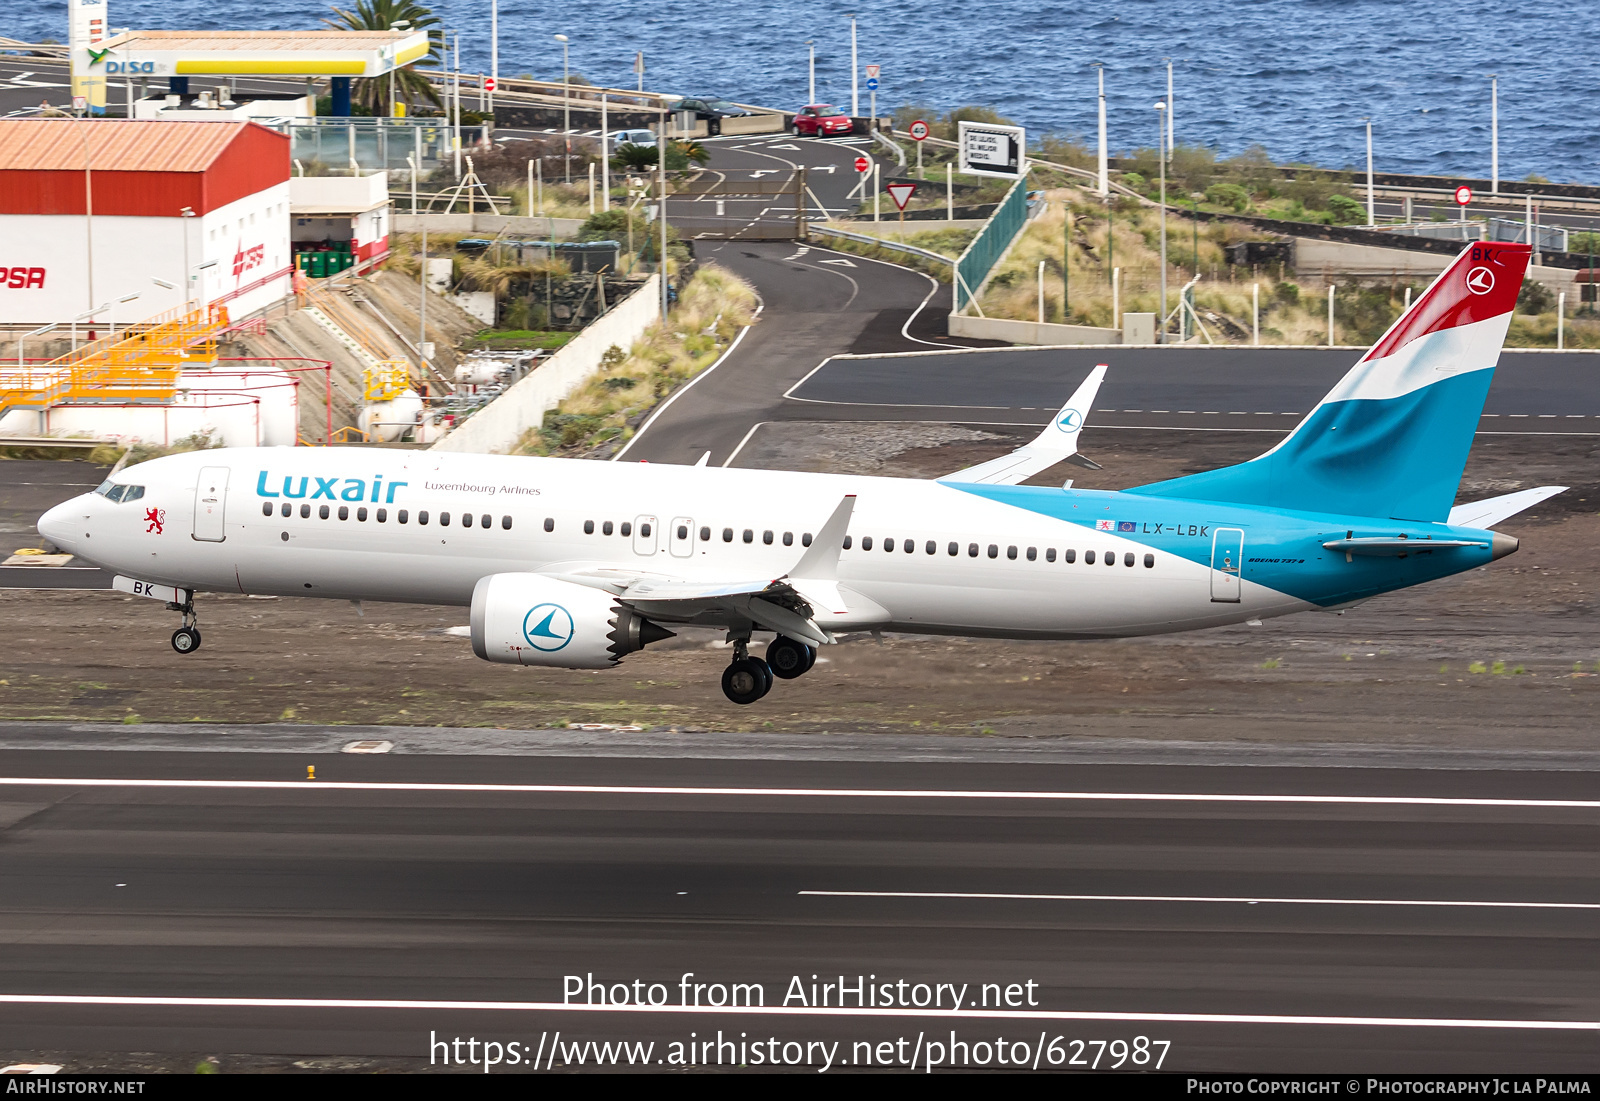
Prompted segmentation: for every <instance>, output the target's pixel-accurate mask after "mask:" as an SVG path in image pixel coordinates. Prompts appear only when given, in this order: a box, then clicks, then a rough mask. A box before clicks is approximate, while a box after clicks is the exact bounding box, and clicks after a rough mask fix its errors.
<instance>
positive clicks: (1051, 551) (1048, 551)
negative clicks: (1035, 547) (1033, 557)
mask: <svg viewBox="0 0 1600 1101" xmlns="http://www.w3.org/2000/svg"><path fill="white" fill-rule="evenodd" d="M1044 560H1045V561H1046V562H1054V561H1055V560H1056V549H1055V548H1054V547H1046V548H1045V549H1044Z"/></svg>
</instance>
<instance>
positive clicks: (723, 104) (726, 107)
mask: <svg viewBox="0 0 1600 1101" xmlns="http://www.w3.org/2000/svg"><path fill="white" fill-rule="evenodd" d="M673 110H674V111H693V112H694V116H695V118H697V119H699V120H700V121H702V122H704V123H705V124H706V132H707V133H708V134H710V136H712V137H716V136H717V135H718V134H720V133H722V120H723V119H727V118H744V117H745V116H747V115H753V114H755V112H754V111H747V110H745V109H744V108H743V107H740V106H739V105H738V104H737V103H730V102H728V101H727V100H725V99H717V98H715V97H713V96H690V97H688V98H686V99H680V100H679V101H678V103H677V105H676V106H675V107H673Z"/></svg>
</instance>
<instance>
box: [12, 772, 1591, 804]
mask: <svg viewBox="0 0 1600 1101" xmlns="http://www.w3.org/2000/svg"><path fill="white" fill-rule="evenodd" d="M0 787H58V788H74V787H78V788H160V789H179V790H182V789H186V788H187V789H192V790H197V791H203V790H233V791H374V792H385V791H395V792H418V791H433V792H442V793H447V794H448V793H457V794H494V793H503V794H513V795H516V794H526V795H723V796H757V797H761V798H773V797H787V798H801V799H968V800H1010V799H1015V800H1022V801H1034V802H1080V803H1081V802H1091V803H1092V802H1103V803H1266V804H1307V805H1327V806H1393V807H1508V808H1517V807H1545V808H1556V809H1576V810H1600V799H1486V798H1468V797H1452V796H1433V795H1245V794H1230V793H1221V792H1164V791H1150V792H1140V791H971V790H962V789H956V788H952V789H941V788H755V787H667V786H665V785H656V784H442V783H421V782H411V781H391V780H165V779H117V778H112V777H92V778H79V777H66V776H0Z"/></svg>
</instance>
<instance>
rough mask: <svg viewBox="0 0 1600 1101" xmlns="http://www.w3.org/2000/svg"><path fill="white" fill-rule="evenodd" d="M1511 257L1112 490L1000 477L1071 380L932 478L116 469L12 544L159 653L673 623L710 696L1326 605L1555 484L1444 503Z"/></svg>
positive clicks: (622, 641) (1481, 248) (1451, 491)
mask: <svg viewBox="0 0 1600 1101" xmlns="http://www.w3.org/2000/svg"><path fill="white" fill-rule="evenodd" d="M1527 262H1528V248H1527V247H1526V246H1522V245H1509V244H1477V245H1473V246H1471V247H1470V248H1469V249H1467V250H1466V251H1465V252H1463V253H1462V254H1461V256H1460V257H1459V258H1458V259H1457V260H1456V261H1455V262H1454V263H1453V264H1452V265H1451V266H1450V268H1449V269H1448V270H1447V271H1446V272H1445V273H1444V274H1443V275H1441V276H1440V277H1439V279H1438V280H1437V281H1436V282H1435V283H1434V285H1433V286H1432V287H1431V288H1429V290H1428V291H1427V293H1425V294H1424V295H1423V296H1422V297H1421V298H1419V299H1418V300H1417V302H1416V304H1415V305H1413V306H1412V307H1411V309H1410V310H1409V311H1408V312H1407V313H1406V314H1405V316H1404V317H1402V318H1401V319H1400V320H1399V321H1397V322H1396V323H1395V325H1394V326H1393V327H1392V328H1391V329H1390V330H1389V332H1388V333H1387V334H1386V335H1385V336H1384V337H1383V339H1382V340H1380V341H1379V342H1378V344H1377V345H1375V346H1374V347H1373V349H1372V350H1371V351H1370V352H1368V353H1367V355H1365V356H1364V357H1363V358H1362V359H1361V361H1360V362H1359V363H1357V364H1356V366H1355V367H1354V368H1353V369H1352V370H1351V371H1350V373H1349V374H1348V375H1346V376H1345V378H1344V379H1343V380H1342V381H1341V382H1340V383H1339V384H1338V385H1337V386H1336V387H1335V388H1334V389H1333V391H1332V392H1331V393H1330V394H1329V395H1328V396H1327V397H1326V398H1324V399H1323V401H1322V402H1321V403H1320V404H1319V405H1318V406H1317V407H1316V408H1315V409H1314V410H1312V411H1311V412H1310V413H1309V414H1308V415H1307V416H1306V418H1305V419H1304V420H1303V421H1302V422H1301V423H1300V425H1299V426H1298V427H1297V428H1296V429H1295V431H1294V432H1293V433H1291V434H1290V435H1289V436H1288V437H1286V438H1285V439H1284V440H1283V441H1282V442H1280V443H1279V444H1278V445H1277V446H1276V447H1274V448H1273V449H1272V450H1270V451H1268V452H1267V453H1266V454H1265V455H1262V456H1261V457H1259V458H1256V459H1252V460H1250V461H1249V462H1246V463H1241V464H1239V465H1237V466H1233V467H1228V468H1225V469H1222V470H1215V471H1210V472H1207V473H1204V474H1197V475H1193V476H1190V477H1186V478H1178V479H1175V480H1173V481H1167V482H1160V483H1156V484H1154V485H1147V486H1141V487H1138V488H1136V489H1132V490H1127V491H1123V492H1099V491H1091V490H1078V489H1072V488H1070V483H1069V484H1068V487H1067V488H1059V489H1058V488H1043V487H1031V486H1022V485H1018V484H1017V483H1019V482H1021V481H1022V480H1024V479H1025V478H1028V477H1030V476H1032V475H1034V474H1037V473H1038V472H1040V471H1042V470H1044V469H1045V468H1047V467H1049V466H1051V465H1053V464H1055V463H1057V462H1060V461H1062V460H1063V459H1068V458H1071V457H1073V456H1074V455H1075V452H1076V446H1077V436H1078V431H1079V429H1080V428H1081V427H1082V424H1083V418H1084V414H1086V413H1088V412H1089V407H1090V403H1091V401H1092V399H1093V395H1094V392H1095V389H1096V388H1097V387H1098V386H1099V383H1100V380H1101V378H1102V377H1103V376H1104V368H1103V367H1100V368H1096V369H1095V371H1094V372H1092V373H1091V375H1090V377H1089V378H1088V379H1087V380H1086V381H1085V383H1084V384H1083V386H1082V387H1081V388H1080V390H1079V392H1078V393H1077V394H1075V395H1074V396H1073V400H1072V401H1070V402H1069V403H1068V405H1067V407H1066V408H1064V409H1063V410H1062V411H1061V413H1060V414H1058V415H1057V417H1056V418H1055V420H1054V422H1053V423H1052V424H1051V425H1050V426H1049V427H1048V428H1046V429H1045V431H1044V432H1043V433H1041V435H1040V437H1039V438H1038V439H1036V440H1034V441H1033V442H1032V443H1030V444H1029V445H1028V446H1027V447H1024V448H1022V449H1020V450H1019V451H1017V452H1015V453H1013V454H1011V455H1008V456H1006V457H1004V458H1002V459H997V460H995V461H993V462H990V463H985V464H983V465H981V466H978V467H973V468H971V469H969V470H966V471H961V472H958V473H955V474H952V475H950V476H949V477H946V478H942V479H939V480H937V481H914V480H906V479H893V478H870V477H862V476H854V475H826V474H804V473H786V472H774V471H766V470H737V469H720V468H707V467H678V466H662V465H651V464H644V463H602V462H591V461H583V460H563V459H539V458H519V457H508V456H494V455H461V454H449V453H435V452H403V451H381V450H368V449H361V448H244V449H230V450H218V451H205V452H196V453H193V454H187V455H178V456H173V457H170V458H164V459H157V460H154V461H151V462H147V463H143V464H140V465H138V466H134V467H130V468H128V469H126V470H122V471H120V472H117V473H116V474H115V475H114V476H113V477H112V478H110V479H108V480H107V481H106V482H105V483H104V484H103V485H101V486H100V487H99V488H98V489H96V490H95V491H94V492H93V493H91V494H85V495H84V496H82V497H78V498H75V499H74V500H71V501H68V502H66V503H64V504H62V505H59V506H57V507H56V508H54V509H52V510H50V512H48V513H47V514H46V515H45V516H44V517H43V518H42V519H41V520H40V522H39V530H40V532H41V533H42V534H43V535H44V536H45V537H46V538H47V539H49V540H50V541H51V542H53V543H55V544H56V545H57V546H59V547H61V548H63V549H65V550H67V551H70V552H71V553H73V554H76V555H79V556H81V557H82V558H85V559H87V560H89V561H92V562H96V563H99V564H100V565H102V566H105V567H107V568H109V569H112V570H114V571H116V572H117V574H118V575H119V576H118V577H117V580H116V582H115V584H116V587H117V588H118V589H121V590H122V591H125V592H134V593H139V594H142V595H146V596H152V597H156V598H158V599H162V600H165V601H167V602H168V604H169V607H170V608H171V609H172V610H174V611H180V612H182V614H183V626H182V627H181V628H179V630H178V631H176V632H175V633H174V634H173V636H172V645H173V648H174V649H176V650H177V651H178V652H179V653H190V652H193V651H194V650H196V649H198V647H199V646H200V632H199V630H198V629H197V627H196V619H195V608H194V599H193V598H194V594H195V593H196V592H234V593H256V594H275V595H280V596H315V597H326V598H329V599H338V600H356V601H359V600H387V601H405V602H412V603H423V604H448V605H460V606H470V607H471V609H472V612H471V623H472V645H473V649H474V650H475V651H476V653H477V654H478V656H479V657H482V658H485V659H487V660H489V661H494V662H503V663H506V664H512V665H524V666H559V667H563V668H578V669H593V668H605V667H609V666H613V665H615V664H616V663H617V662H618V660H619V659H621V658H622V657H623V656H624V655H625V654H628V653H631V652H633V651H635V650H638V649H640V648H641V647H643V646H646V645H648V644H650V643H652V642H655V641H658V640H660V639H663V638H667V637H669V636H670V633H671V632H670V631H669V630H668V627H669V626H673V625H680V624H698V625H704V626H714V627H718V628H722V629H725V630H726V631H727V634H728V637H729V639H730V640H731V641H732V642H733V660H732V662H731V664H730V665H729V666H728V667H727V669H726V671H725V672H724V674H723V678H722V684H723V690H724V692H726V694H727V696H728V698H729V699H731V700H732V701H734V702H735V703H740V704H748V703H753V702H755V701H756V700H759V699H760V698H761V697H762V696H764V695H765V694H766V693H767V692H768V691H769V690H770V689H771V687H772V683H773V677H774V676H777V677H783V678H792V677H797V676H800V675H802V674H804V673H805V672H806V670H808V669H809V668H810V667H811V664H812V662H813V661H815V659H816V649H815V648H816V647H817V646H821V645H825V644H828V643H830V642H832V641H833V640H834V638H835V636H836V635H837V634H838V633H839V632H841V631H846V630H850V631H860V630H895V631H907V632H917V633H926V634H953V635H971V636H984V637H991V638H1016V639H1087V638H1104V637H1114V636H1127V635H1145V634H1156V633H1162V632H1172V631H1189V630H1196V629H1199V628H1203V627H1215V626H1219V625H1222V624H1227V623H1238V622H1241V621H1245V620H1255V619H1263V618H1266V617H1268V616H1280V615H1287V614H1289V613H1291V612H1299V611H1306V610H1314V609H1324V610H1326V609H1337V608H1341V607H1344V606H1347V605H1350V604H1352V603H1355V602H1357V601H1361V600H1364V599H1366V598H1368V597H1371V596H1373V595H1376V594H1378V593H1383V592H1388V591H1391V590H1394V589H1399V588H1404V587H1406V586H1410V585H1415V584H1418V583H1420V582H1423V581H1428V580H1432V579H1434V578H1439V577H1444V576H1447V575H1449V574H1454V573H1459V572H1461V571H1463V570H1467V569H1471V568H1472V567H1474V566H1478V565H1481V564H1483V563H1485V562H1488V561H1491V560H1493V559H1496V558H1500V557H1502V556H1503V555H1506V554H1509V553H1511V552H1512V551H1514V550H1515V549H1516V547H1517V541H1516V540H1515V539H1513V538H1511V537H1510V536H1506V535H1502V534H1496V533H1494V532H1491V531H1489V530H1487V529H1488V528H1490V527H1491V526H1492V525H1494V524H1496V523H1498V522H1499V521H1500V520H1502V519H1504V518H1505V517H1507V516H1510V515H1512V514H1514V513H1516V512H1519V511H1521V510H1522V509H1524V508H1527V507H1529V506H1530V505H1532V504H1533V503H1535V502H1536V501H1538V500H1542V499H1543V498H1544V497H1547V496H1549V495H1550V494H1552V493H1556V492H1560V487H1544V488H1541V489H1537V490H1526V491H1523V492H1520V493H1514V494H1509V495H1507V496H1505V497H1500V498H1495V499H1493V500H1490V501H1481V502H1476V503H1474V504H1471V505H1462V506H1459V507H1456V508H1452V502H1453V501H1454V499H1455V495H1456V488H1457V485H1458V483H1459V481H1460V477H1461V471H1462V468H1463V466H1464V464H1465V462H1466V456H1467V451H1468V448H1469V447H1470V445H1471V442H1472V437H1473V433H1474V431H1475V430H1476V428H1477V424H1478V418H1479V416H1480V414H1481V412H1482V409H1483V402H1484V398H1485V396H1486V395H1487V393H1488V388H1489V382H1490V379H1491V376H1492V374H1493V368H1494V365H1495V362H1496V360H1497V359H1498V358H1499V353H1500V347H1501V343H1502V341H1503V339H1504V337H1505V333H1506V329H1507V327H1508V325H1509V323H1510V318H1511V311H1512V308H1513V305H1514V303H1515V300H1516V295H1517V290H1518V288H1519V287H1520V286H1521V284H1522V277H1523V271H1524V269H1525V268H1526V266H1527ZM1174 354H1181V353H1174ZM1080 461H1082V460H1080ZM755 632H770V633H772V634H773V635H774V636H775V637H774V638H773V640H772V642H771V644H770V645H769V646H768V647H767V649H766V659H765V660H762V659H761V658H759V657H755V656H753V655H751V653H750V651H749V646H750V642H751V638H752V635H753V634H754V633H755Z"/></svg>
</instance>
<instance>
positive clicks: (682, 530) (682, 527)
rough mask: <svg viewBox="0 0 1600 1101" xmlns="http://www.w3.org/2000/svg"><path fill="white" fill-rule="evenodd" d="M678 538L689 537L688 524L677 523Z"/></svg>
mask: <svg viewBox="0 0 1600 1101" xmlns="http://www.w3.org/2000/svg"><path fill="white" fill-rule="evenodd" d="M678 538H679V539H687V538H689V525H688V524H679V525H678Z"/></svg>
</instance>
